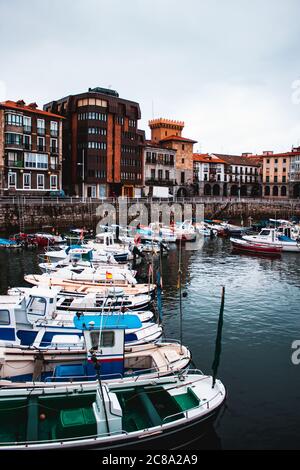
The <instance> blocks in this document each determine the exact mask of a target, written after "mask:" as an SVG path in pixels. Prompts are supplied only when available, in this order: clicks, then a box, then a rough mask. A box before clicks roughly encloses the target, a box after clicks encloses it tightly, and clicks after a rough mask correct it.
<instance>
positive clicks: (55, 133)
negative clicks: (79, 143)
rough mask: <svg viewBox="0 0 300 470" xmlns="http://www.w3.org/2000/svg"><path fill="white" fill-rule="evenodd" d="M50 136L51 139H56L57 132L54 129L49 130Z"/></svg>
mask: <svg viewBox="0 0 300 470" xmlns="http://www.w3.org/2000/svg"><path fill="white" fill-rule="evenodd" d="M50 135H51V137H57V136H58V131H57V130H55V129H50Z"/></svg>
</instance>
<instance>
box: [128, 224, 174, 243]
mask: <svg viewBox="0 0 300 470" xmlns="http://www.w3.org/2000/svg"><path fill="white" fill-rule="evenodd" d="M137 233H138V234H139V235H140V236H141V238H142V240H148V241H150V242H151V241H154V242H163V243H175V242H176V235H175V234H174V231H173V230H172V229H171V228H169V227H166V226H164V225H163V224H161V223H159V222H151V223H150V224H149V226H148V227H147V226H140V227H139V228H138V229H137Z"/></svg>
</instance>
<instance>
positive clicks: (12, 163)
mask: <svg viewBox="0 0 300 470" xmlns="http://www.w3.org/2000/svg"><path fill="white" fill-rule="evenodd" d="M7 166H8V167H9V168H23V166H24V165H23V161H22V160H8V161H7Z"/></svg>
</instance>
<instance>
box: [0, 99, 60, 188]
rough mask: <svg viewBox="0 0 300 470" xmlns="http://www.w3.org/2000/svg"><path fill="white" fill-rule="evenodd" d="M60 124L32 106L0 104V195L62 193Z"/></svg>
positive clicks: (52, 117) (53, 114)
mask: <svg viewBox="0 0 300 470" xmlns="http://www.w3.org/2000/svg"><path fill="white" fill-rule="evenodd" d="M62 121H63V118H62V117H61V116H60V115H58V114H55V113H51V112H46V111H43V110H41V109H38V106H37V104H36V103H30V104H28V105H26V104H25V102H24V101H23V100H18V101H9V100H8V101H4V102H2V103H0V193H1V194H2V195H21V194H31V195H46V194H47V192H51V191H57V190H61V189H62Z"/></svg>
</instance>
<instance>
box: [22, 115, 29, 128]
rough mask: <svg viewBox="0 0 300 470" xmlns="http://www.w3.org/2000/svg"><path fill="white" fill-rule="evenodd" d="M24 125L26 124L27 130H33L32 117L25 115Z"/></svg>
mask: <svg viewBox="0 0 300 470" xmlns="http://www.w3.org/2000/svg"><path fill="white" fill-rule="evenodd" d="M23 126H24V130H27V131H30V130H31V117H29V116H23Z"/></svg>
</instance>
